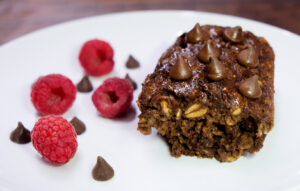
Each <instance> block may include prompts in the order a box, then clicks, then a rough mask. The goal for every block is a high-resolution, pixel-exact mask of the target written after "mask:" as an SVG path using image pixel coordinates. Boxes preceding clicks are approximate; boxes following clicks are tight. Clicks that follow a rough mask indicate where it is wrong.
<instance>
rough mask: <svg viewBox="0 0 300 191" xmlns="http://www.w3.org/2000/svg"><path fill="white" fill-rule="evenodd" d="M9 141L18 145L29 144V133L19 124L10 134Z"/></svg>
mask: <svg viewBox="0 0 300 191" xmlns="http://www.w3.org/2000/svg"><path fill="white" fill-rule="evenodd" d="M10 140H11V141H12V142H14V143H18V144H26V143H29V142H30V141H31V136H30V131H29V130H28V129H26V128H25V127H24V125H23V124H22V123H21V122H19V123H18V126H17V128H16V129H15V130H13V131H12V132H11V134H10Z"/></svg>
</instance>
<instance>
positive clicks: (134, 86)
mask: <svg viewBox="0 0 300 191" xmlns="http://www.w3.org/2000/svg"><path fill="white" fill-rule="evenodd" d="M125 79H126V80H127V81H129V82H130V83H131V85H132V87H133V89H134V90H136V88H137V84H136V82H135V81H134V80H133V79H132V78H131V77H130V76H129V74H126V76H125Z"/></svg>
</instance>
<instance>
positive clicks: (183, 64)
mask: <svg viewBox="0 0 300 191" xmlns="http://www.w3.org/2000/svg"><path fill="white" fill-rule="evenodd" d="M192 75H193V73H192V70H191V68H190V66H189V64H188V63H187V60H186V59H185V58H183V57H182V56H181V55H178V58H177V61H176V63H175V65H174V66H173V67H172V68H171V70H170V76H171V78H173V79H174V80H187V79H189V78H191V77H192Z"/></svg>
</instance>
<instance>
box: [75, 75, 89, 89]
mask: <svg viewBox="0 0 300 191" xmlns="http://www.w3.org/2000/svg"><path fill="white" fill-rule="evenodd" d="M77 90H78V91H79V92H90V91H92V90H93V86H92V83H91V81H90V79H89V77H88V76H87V75H85V76H84V77H83V78H82V79H81V80H80V82H79V83H78V84H77Z"/></svg>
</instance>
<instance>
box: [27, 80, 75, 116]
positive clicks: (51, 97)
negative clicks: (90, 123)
mask: <svg viewBox="0 0 300 191" xmlns="http://www.w3.org/2000/svg"><path fill="white" fill-rule="evenodd" d="M75 97H76V87H75V85H74V84H73V82H72V81H71V80H70V79H69V78H67V77H65V76H63V75H60V74H50V75H47V76H43V77H40V78H39V79H38V80H37V81H36V82H35V83H34V85H33V86H32V90H31V102H32V103H33V105H34V107H35V109H36V110H37V111H38V112H39V114H41V115H47V114H56V115H60V114H63V113H64V112H66V111H67V110H68V109H69V108H70V107H71V106H72V104H73V102H74V100H75Z"/></svg>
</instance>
